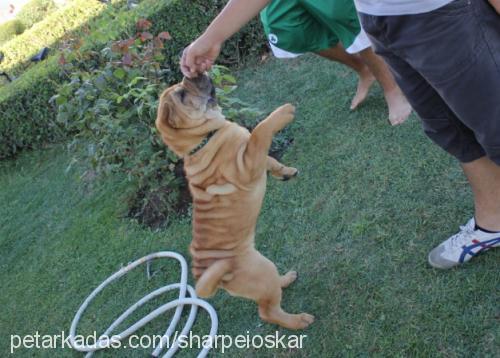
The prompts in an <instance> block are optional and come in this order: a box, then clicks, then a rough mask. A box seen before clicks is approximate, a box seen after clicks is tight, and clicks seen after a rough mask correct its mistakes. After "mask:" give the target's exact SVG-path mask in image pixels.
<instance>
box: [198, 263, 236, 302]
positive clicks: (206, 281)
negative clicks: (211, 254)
mask: <svg viewBox="0 0 500 358" xmlns="http://www.w3.org/2000/svg"><path fill="white" fill-rule="evenodd" d="M230 270H231V263H230V262H229V260H219V261H216V262H215V263H213V264H212V265H211V266H209V267H208V268H207V269H206V271H205V272H203V274H202V275H201V277H200V278H199V279H198V282H196V294H197V295H198V296H199V297H203V298H208V297H211V296H213V294H214V293H215V291H216V290H217V287H218V286H219V283H220V281H221V280H222V278H223V277H224V275H226V274H227V273H229V271H230Z"/></svg>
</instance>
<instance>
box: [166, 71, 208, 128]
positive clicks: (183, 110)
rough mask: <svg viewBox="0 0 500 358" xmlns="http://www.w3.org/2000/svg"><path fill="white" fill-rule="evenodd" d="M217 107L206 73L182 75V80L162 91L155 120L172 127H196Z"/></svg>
mask: <svg viewBox="0 0 500 358" xmlns="http://www.w3.org/2000/svg"><path fill="white" fill-rule="evenodd" d="M217 109H218V106H217V100H216V98H215V87H214V85H213V83H212V80H211V79H210V77H208V75H206V74H201V75H199V76H198V77H195V78H192V79H190V78H187V77H184V79H183V80H182V82H180V83H178V84H176V85H173V86H171V87H169V88H167V89H166V90H165V91H164V92H163V93H162V95H161V97H160V106H159V108H158V118H157V122H158V121H160V122H163V123H164V124H167V125H168V126H170V127H171V128H174V129H182V128H184V129H187V128H193V127H198V126H200V125H202V124H203V122H205V121H206V120H208V119H210V115H207V114H209V112H210V111H213V110H217ZM157 124H158V123H157Z"/></svg>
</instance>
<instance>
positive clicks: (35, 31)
mask: <svg viewBox="0 0 500 358" xmlns="http://www.w3.org/2000/svg"><path fill="white" fill-rule="evenodd" d="M105 7H106V6H105V5H104V4H102V3H100V2H99V1H97V0H76V1H73V2H71V3H70V4H69V5H67V6H65V7H62V8H60V9H59V10H56V11H54V12H52V13H51V14H50V15H48V16H47V17H46V18H45V19H44V20H43V21H40V22H38V23H36V24H35V25H34V26H33V27H31V28H30V29H28V30H26V31H24V32H23V33H22V34H21V35H19V36H16V37H15V38H13V39H12V40H11V41H9V42H6V43H5V44H3V45H2V46H0V51H1V52H3V54H4V55H5V58H4V60H3V62H2V63H1V64H0V68H1V69H2V70H3V71H5V72H7V73H9V74H11V75H14V76H15V75H18V74H19V73H20V72H22V71H23V69H24V67H26V64H29V60H30V58H31V57H32V56H34V55H35V54H37V53H38V52H39V51H40V49H42V48H43V47H50V48H54V47H57V44H58V42H59V41H60V40H61V39H62V38H63V37H64V36H65V34H67V33H69V32H71V31H74V30H75V29H78V28H79V27H81V26H82V25H83V24H85V23H87V22H88V21H89V20H90V19H92V18H94V17H95V16H97V15H98V14H99V13H100V12H101V11H102V10H103V9H104V8H105Z"/></svg>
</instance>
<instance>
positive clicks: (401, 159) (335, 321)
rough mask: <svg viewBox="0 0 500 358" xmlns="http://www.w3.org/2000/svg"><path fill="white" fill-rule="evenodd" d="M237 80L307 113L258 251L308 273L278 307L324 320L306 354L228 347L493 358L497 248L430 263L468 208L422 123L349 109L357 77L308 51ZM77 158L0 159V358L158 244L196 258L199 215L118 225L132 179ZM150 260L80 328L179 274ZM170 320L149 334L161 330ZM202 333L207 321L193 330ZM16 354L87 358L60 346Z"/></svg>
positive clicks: (50, 151)
mask: <svg viewBox="0 0 500 358" xmlns="http://www.w3.org/2000/svg"><path fill="white" fill-rule="evenodd" d="M237 77H238V81H239V83H240V88H239V89H238V96H239V97H240V98H242V99H243V100H245V101H247V102H249V103H251V104H252V105H255V106H256V107H258V108H260V109H263V110H265V111H271V110H272V109H274V108H275V107H276V106H278V105H280V104H282V103H285V102H292V103H294V104H296V105H297V117H296V120H295V122H294V123H292V124H291V126H290V127H289V128H288V129H287V130H288V131H289V134H290V135H291V136H293V137H294V141H293V144H292V145H291V146H290V147H289V148H288V149H287V151H286V152H285V154H284V156H283V158H282V161H283V162H284V163H285V164H287V165H291V166H295V167H297V168H299V170H300V175H299V176H298V177H297V178H296V179H294V180H291V181H288V182H277V181H275V180H273V179H271V178H270V179H269V182H268V191H267V195H266V198H265V202H264V207H263V210H262V212H261V215H260V219H259V222H258V226H257V238H256V242H257V247H258V248H259V250H260V251H261V252H262V253H263V254H265V255H266V256H267V257H269V258H270V259H271V260H273V261H274V262H275V263H276V265H277V266H278V268H279V269H280V271H282V272H285V271H286V270H289V269H292V268H293V269H296V270H297V271H298V272H299V279H298V280H297V282H296V283H295V284H293V285H292V286H291V287H290V288H288V289H287V290H286V291H285V295H284V301H283V306H284V308H285V309H286V310H288V311H290V312H299V311H306V312H309V313H311V314H314V315H315V316H316V322H315V323H314V324H313V325H312V326H311V327H310V328H309V329H307V330H306V331H304V332H302V333H303V334H306V335H307V337H306V339H305V340H304V347H303V348H302V349H295V350H282V349H278V350H276V349H275V350H266V349H253V350H252V349H251V350H242V349H236V348H233V349H230V350H229V351H226V354H225V356H229V357H251V356H254V357H272V356H273V357H288V356H292V357H333V356H339V357H341V356H342V357H343V356H419V357H427V356H443V357H472V356H481V357H483V356H491V357H493V356H499V355H500V349H499V347H500V329H499V327H500V325H499V319H500V311H499V305H498V302H499V298H500V297H499V292H500V275H499V274H498V262H499V259H500V250H497V251H496V252H490V253H488V254H487V255H483V256H481V257H479V258H476V259H474V260H473V261H472V262H471V263H470V264H467V265H464V266H463V267H461V268H458V269H453V270H449V271H438V270H435V269H433V268H431V267H430V266H429V265H428V264H427V253H428V251H429V250H430V249H432V248H433V247H434V246H435V245H437V244H438V243H440V242H441V241H442V240H444V239H445V238H447V237H448V236H449V235H451V234H453V233H455V232H456V231H457V229H458V226H459V225H461V224H464V223H465V222H466V221H467V220H468V219H469V218H470V216H471V215H472V202H471V193H470V191H469V188H468V186H467V183H466V181H465V179H464V177H463V176H462V174H461V171H460V169H459V167H458V165H457V164H456V162H455V161H454V160H453V159H451V158H449V157H448V156H447V155H446V154H445V153H443V152H441V151H440V150H439V148H437V147H436V146H434V145H433V144H432V143H431V142H430V140H428V139H427V138H426V137H425V136H424V135H423V134H422V133H421V129H420V124H419V123H418V121H417V119H416V118H415V117H414V116H412V117H411V119H410V120H409V121H408V122H407V123H405V124H403V125H402V126H399V127H397V128H392V127H390V126H389V125H388V123H387V121H386V112H385V106H384V102H383V99H382V96H381V92H380V90H379V89H378V88H377V89H375V90H372V92H371V95H370V97H369V98H368V100H367V101H366V102H365V104H364V105H363V106H362V107H361V108H360V109H359V110H357V111H355V112H350V111H349V109H348V108H349V103H350V99H351V96H352V95H353V93H354V90H355V76H354V75H353V74H352V72H349V71H348V70H347V69H345V68H344V67H341V66H338V65H334V64H332V63H330V62H327V61H326V60H322V59H319V58H315V57H312V56H307V57H303V58H299V59H295V60H289V61H278V60H269V61H267V62H266V63H264V64H261V65H259V66H252V67H250V68H247V69H244V70H242V71H240V72H239V73H237ZM70 161H71V155H70V154H69V153H67V152H66V150H65V149H64V147H62V146H54V147H51V148H47V149H45V150H40V151H36V152H31V153H24V154H22V155H21V156H20V157H19V158H18V159H17V160H15V161H11V162H2V163H0V202H1V203H3V205H2V206H1V207H0V252H1V256H0V282H1V294H0V317H1V319H0V350H1V353H0V355H1V356H6V355H7V353H8V351H9V347H10V335H11V334H17V335H24V334H34V333H35V332H36V331H39V332H40V334H58V333H60V332H61V331H62V330H64V331H66V332H68V330H69V326H70V323H71V320H72V318H73V315H74V313H75V312H76V310H77V309H78V307H79V305H80V304H81V302H82V301H83V299H84V298H85V297H86V296H87V295H88V294H89V293H90V292H91V291H92V289H93V288H94V287H96V286H97V285H98V284H99V283H100V282H101V281H102V280H104V279H105V278H106V277H107V276H109V275H110V274H111V273H112V272H114V271H116V270H117V269H118V268H119V267H120V266H122V265H125V264H126V263H127V262H130V261H133V260H134V259H136V258H139V257H141V256H143V255H145V254H147V253H151V252H155V251H160V250H174V251H179V252H181V253H182V254H184V255H186V256H187V245H188V243H189V241H190V221H189V218H184V219H181V220H179V221H178V222H176V223H174V224H173V225H171V226H169V227H168V228H166V229H163V230H159V231H151V230H148V229H144V228H142V227H141V226H139V225H138V224H137V223H135V222H132V221H130V220H128V219H125V218H124V216H125V208H126V205H125V204H124V201H125V200H126V198H127V195H128V192H129V191H130V185H129V184H128V183H127V181H126V180H125V179H124V178H120V177H109V178H106V180H104V181H101V182H97V181H95V180H92V178H91V177H88V176H84V177H81V173H82V170H83V169H84V168H82V167H81V166H78V165H76V166H74V167H73V168H72V169H70V170H69V171H67V170H66V168H67V167H68V164H69V162H70ZM154 267H155V270H158V272H159V273H160V274H157V275H155V276H154V277H153V279H152V280H151V281H147V280H146V277H145V275H144V271H142V270H138V271H134V272H133V273H132V274H131V276H128V277H127V278H124V279H122V280H121V281H120V285H114V286H112V287H111V288H110V289H109V290H108V291H106V292H105V293H104V294H103V295H102V296H100V297H99V299H98V301H97V302H96V304H95V305H92V306H91V308H90V310H89V311H88V312H87V314H86V316H85V317H84V319H83V321H82V325H81V329H80V332H81V333H89V332H91V331H92V330H93V329H94V328H96V329H98V330H100V332H102V330H103V328H105V327H107V325H109V324H110V323H111V321H112V320H113V319H114V318H115V317H117V315H118V314H119V313H120V312H122V311H123V309H124V308H125V307H128V306H129V305H130V304H131V303H133V302H135V300H136V299H137V298H139V297H141V296H143V295H144V294H145V293H146V292H149V291H151V290H152V289H153V288H154V287H158V286H159V285H161V284H162V283H164V282H167V281H168V282H174V281H176V280H177V272H176V269H175V265H173V264H172V265H171V264H168V263H167V264H164V263H157V264H155V266H154ZM191 282H192V280H191ZM170 297H172V295H171V296H170ZM167 298H168V297H167ZM160 302H161V300H156V304H152V305H149V306H148V307H146V308H145V309H144V310H141V312H142V313H143V314H144V313H146V312H148V309H149V310H150V309H152V308H154V307H156V306H157V305H159V303H160ZM210 302H211V303H212V304H213V305H214V307H215V308H216V309H217V311H218V314H219V320H220V329H219V332H220V333H221V334H230V335H233V336H236V335H238V334H245V335H246V334H247V331H248V332H249V334H251V335H254V334H274V332H275V331H276V330H279V331H280V334H293V333H294V332H291V331H287V330H283V329H280V328H278V327H276V326H274V325H270V324H265V323H262V322H261V321H260V319H259V318H258V315H257V312H256V307H255V304H254V303H253V302H250V301H245V300H242V299H238V298H232V297H230V296H229V295H227V294H226V293H225V292H223V291H219V292H218V294H217V295H216V297H215V298H213V299H211V300H210ZM166 320H167V317H164V318H163V319H162V318H159V319H157V320H155V321H154V322H152V324H151V325H149V326H147V327H145V328H144V329H142V330H141V331H140V332H139V333H148V334H160V333H161V332H163V329H164V328H165V327H166V324H165V321H166ZM130 322H131V321H130ZM206 327H207V319H206V317H202V319H200V322H199V325H198V327H197V329H196V331H197V332H198V333H202V332H203V329H206ZM100 332H98V333H100ZM206 332H208V330H206ZM146 353H147V352H146V351H141V350H136V351H132V350H126V351H125V350H115V351H111V350H110V351H107V352H105V353H100V354H98V355H96V356H97V357H101V356H102V357H108V356H114V357H124V356H125V357H143V356H145V355H146ZM221 355H222V354H221V353H220V352H216V353H213V354H212V356H221ZM14 356H19V357H32V356H35V357H72V356H75V357H79V356H81V355H80V354H78V353H76V352H74V351H72V350H70V349H67V348H66V349H63V350H57V351H54V350H28V349H20V350H18V351H16V354H15V355H14ZM180 356H185V357H191V356H194V351H185V352H184V353H183V354H181V355H180Z"/></svg>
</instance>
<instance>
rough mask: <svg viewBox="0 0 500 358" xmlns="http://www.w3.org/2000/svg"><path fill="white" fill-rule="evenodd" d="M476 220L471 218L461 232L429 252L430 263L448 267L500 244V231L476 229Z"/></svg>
mask: <svg viewBox="0 0 500 358" xmlns="http://www.w3.org/2000/svg"><path fill="white" fill-rule="evenodd" d="M475 226H476V222H475V221H474V219H470V220H469V222H468V223H467V224H466V225H465V226H461V227H460V232H459V233H457V234H455V235H453V236H452V237H450V238H449V239H448V240H446V241H443V242H442V243H441V244H440V245H439V246H437V247H435V248H434V249H433V250H432V251H431V252H430V253H429V264H431V266H433V267H435V268H439V269H448V268H451V267H453V266H457V265H460V264H463V263H464V262H467V261H469V260H470V259H471V258H473V257H474V256H476V255H477V254H479V253H481V252H484V251H487V250H489V249H492V248H494V247H498V246H500V233H493V234H490V233H487V232H484V231H481V230H474V228H475Z"/></svg>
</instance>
